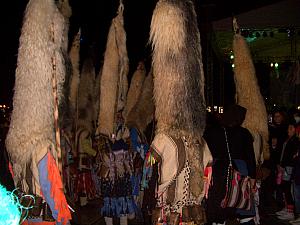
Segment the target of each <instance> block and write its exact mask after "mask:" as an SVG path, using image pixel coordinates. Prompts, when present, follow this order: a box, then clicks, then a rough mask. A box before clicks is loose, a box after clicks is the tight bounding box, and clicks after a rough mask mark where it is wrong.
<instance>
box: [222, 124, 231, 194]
mask: <svg viewBox="0 0 300 225" xmlns="http://www.w3.org/2000/svg"><path fill="white" fill-rule="evenodd" d="M223 129H224V133H225V141H226V147H227V153H228V158H229V165H228V170H227V177H226V192H227V191H228V186H229V176H230V171H231V170H232V159H231V155H230V151H229V144H228V138H227V132H226V129H225V127H223Z"/></svg>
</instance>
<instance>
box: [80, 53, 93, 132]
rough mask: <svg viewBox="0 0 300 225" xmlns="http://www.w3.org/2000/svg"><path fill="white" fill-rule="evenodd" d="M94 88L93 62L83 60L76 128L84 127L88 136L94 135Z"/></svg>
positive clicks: (89, 59)
mask: <svg viewBox="0 0 300 225" xmlns="http://www.w3.org/2000/svg"><path fill="white" fill-rule="evenodd" d="M94 86H95V67H94V63H93V60H92V59H91V58H88V59H86V60H85V62H84V64H83V68H82V72H81V78H80V83H79V89H78V124H77V126H78V127H81V128H82V127H84V128H85V129H86V130H88V131H89V133H90V134H92V133H94V126H93V120H94V117H95V116H94Z"/></svg>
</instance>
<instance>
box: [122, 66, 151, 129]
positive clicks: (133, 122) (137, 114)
mask: <svg viewBox="0 0 300 225" xmlns="http://www.w3.org/2000/svg"><path fill="white" fill-rule="evenodd" d="M153 117H154V102H153V76H152V71H151V72H150V73H149V74H148V76H147V77H146V79H145V81H144V83H143V88H142V92H141V94H140V96H139V98H138V100H137V103H136V104H135V106H134V107H133V108H132V110H131V111H130V112H129V113H128V117H127V119H126V125H127V126H128V127H136V128H137V129H138V130H139V131H140V132H142V133H143V132H144V131H145V130H146V128H147V125H148V124H149V123H150V122H151V121H152V120H153Z"/></svg>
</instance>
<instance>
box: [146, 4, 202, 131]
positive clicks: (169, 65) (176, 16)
mask: <svg viewBox="0 0 300 225" xmlns="http://www.w3.org/2000/svg"><path fill="white" fill-rule="evenodd" d="M171 34H172V35H171ZM150 38H151V40H152V45H153V74H154V100H155V107H156V111H155V116H156V119H157V128H158V132H166V133H168V134H170V135H173V136H176V137H178V136H182V135H186V134H193V135H194V136H196V137H201V136H202V133H203V130H204V128H205V114H206V107H205V102H204V98H203V96H202V95H203V93H202V90H203V89H204V88H203V86H204V74H203V73H201V66H202V65H201V64H202V57H201V45H200V34H199V30H198V27H197V20H196V14H195V11H194V7H193V3H192V1H189V0H185V1H179V0H162V1H159V2H158V4H157V6H156V8H155V11H154V14H153V17H152V22H151V31H150Z"/></svg>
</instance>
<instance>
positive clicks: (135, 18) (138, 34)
mask: <svg viewBox="0 0 300 225" xmlns="http://www.w3.org/2000/svg"><path fill="white" fill-rule="evenodd" d="M275 1H278V0H255V1H254V0H253V1H252V2H242V1H239V2H237V1H235V0H231V1H223V0H201V1H200V0H195V3H196V4H195V5H196V7H195V8H196V11H197V15H198V21H199V27H200V32H201V38H202V42H203V41H205V38H203V37H202V35H203V33H204V32H205V29H207V27H208V26H207V24H208V23H209V22H210V21H212V20H215V19H221V18H225V17H228V16H231V15H232V14H237V13H241V12H244V11H247V10H250V9H253V8H257V7H259V6H262V5H266V4H269V3H272V2H275ZM27 2H28V0H9V1H6V3H7V4H8V6H6V8H5V12H6V14H1V18H0V21H1V28H2V29H1V35H0V43H1V51H0V57H1V58H0V63H1V74H0V104H3V103H11V98H12V96H13V86H14V73H15V67H16V62H17V50H18V42H19V36H20V30H21V24H22V19H23V13H24V10H25V7H26V4H27ZM123 2H124V4H125V11H124V20H125V30H126V33H127V50H128V56H129V60H130V69H131V72H132V70H134V69H135V68H136V64H137V62H138V61H139V60H141V59H144V58H145V57H146V58H149V52H150V50H149V46H148V45H147V42H148V34H149V29H150V21H151V16H152V12H153V9H154V7H155V4H156V2H157V0H123ZM118 3H119V0H70V4H71V6H72V9H73V14H72V17H71V18H70V23H71V26H70V35H69V36H70V41H71V40H72V37H73V35H74V34H75V33H76V32H77V31H78V28H79V26H80V27H81V29H82V43H81V44H82V51H81V53H82V58H84V57H86V55H87V52H88V50H87V49H88V48H89V46H93V49H94V56H95V63H96V66H97V64H99V63H100V60H101V59H102V58H103V53H104V48H105V44H106V37H107V32H108V29H109V25H110V23H111V19H112V18H113V17H114V16H115V15H116V12H117V7H118ZM203 29H204V32H203ZM204 47H205V46H204Z"/></svg>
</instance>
